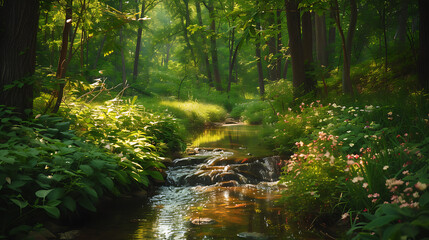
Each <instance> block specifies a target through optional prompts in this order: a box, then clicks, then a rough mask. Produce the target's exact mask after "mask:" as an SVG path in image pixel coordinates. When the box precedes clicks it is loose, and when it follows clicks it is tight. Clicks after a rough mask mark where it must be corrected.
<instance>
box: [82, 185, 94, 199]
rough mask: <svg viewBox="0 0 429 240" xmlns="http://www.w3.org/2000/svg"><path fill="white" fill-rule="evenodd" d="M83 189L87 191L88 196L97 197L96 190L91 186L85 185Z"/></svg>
mask: <svg viewBox="0 0 429 240" xmlns="http://www.w3.org/2000/svg"><path fill="white" fill-rule="evenodd" d="M83 190H84V191H85V192H86V193H88V195H89V196H91V197H93V198H94V199H97V198H98V194H97V192H96V191H95V190H94V189H93V188H92V187H88V186H87V187H85V188H83Z"/></svg>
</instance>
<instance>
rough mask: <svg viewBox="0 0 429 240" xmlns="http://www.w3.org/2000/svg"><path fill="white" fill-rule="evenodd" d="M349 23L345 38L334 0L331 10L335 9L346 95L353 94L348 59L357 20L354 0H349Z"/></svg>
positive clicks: (337, 7)
mask: <svg viewBox="0 0 429 240" xmlns="http://www.w3.org/2000/svg"><path fill="white" fill-rule="evenodd" d="M350 8H351V13H350V25H349V30H348V33H347V39H346V38H345V36H344V32H343V29H342V27H341V21H340V14H339V6H338V0H335V1H334V6H333V11H335V22H336V24H337V28H338V32H339V33H340V36H341V43H342V44H341V47H342V49H343V78H342V84H343V93H344V94H348V95H353V87H352V82H351V78H350V59H351V46H352V40H353V35H354V31H355V27H356V20H357V5H356V1H355V0H350Z"/></svg>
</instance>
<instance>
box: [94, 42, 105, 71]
mask: <svg viewBox="0 0 429 240" xmlns="http://www.w3.org/2000/svg"><path fill="white" fill-rule="evenodd" d="M106 38H107V36H106V35H104V37H103V40H101V43H100V47H99V48H98V51H97V56H96V57H95V62H94V66H93V68H94V69H96V68H97V64H98V60H99V59H100V56H101V53H102V52H103V47H104V43H105V42H106Z"/></svg>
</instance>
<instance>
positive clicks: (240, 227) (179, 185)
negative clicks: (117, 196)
mask: <svg viewBox="0 0 429 240" xmlns="http://www.w3.org/2000/svg"><path fill="white" fill-rule="evenodd" d="M262 134H263V129H262V127H261V126H247V125H225V126H222V127H217V128H212V129H208V130H206V131H205V132H204V133H202V134H200V135H199V136H196V137H195V138H194V142H193V143H192V147H191V148H189V149H190V151H188V154H189V155H188V156H187V157H185V158H181V159H175V160H173V164H172V165H171V166H170V167H169V168H168V170H167V179H166V184H165V185H163V186H161V187H159V188H158V189H157V190H156V191H155V194H154V195H153V196H151V197H149V198H148V199H147V200H136V199H132V198H130V199H123V200H121V201H118V202H115V204H113V206H110V207H109V208H108V209H107V210H103V212H102V213H100V214H99V215H97V217H94V219H92V220H91V221H90V222H89V223H87V224H85V227H84V229H82V231H81V232H80V234H79V237H78V239H319V237H317V236H315V235H313V234H311V233H310V232H303V231H301V230H299V229H297V228H296V227H293V226H290V225H288V220H287V217H286V216H287V215H286V214H285V213H284V211H283V209H282V207H281V206H280V205H276V202H277V200H278V199H279V198H280V197H281V195H280V191H281V186H279V185H277V181H278V177H279V174H280V166H279V162H280V158H279V157H276V156H272V155H273V153H272V151H270V150H269V149H268V147H267V146H265V145H264V140H263V137H262Z"/></svg>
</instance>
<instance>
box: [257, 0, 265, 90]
mask: <svg viewBox="0 0 429 240" xmlns="http://www.w3.org/2000/svg"><path fill="white" fill-rule="evenodd" d="M256 5H258V1H257V2H256ZM260 30H261V22H260V18H259V15H257V16H256V32H257V34H256V39H255V55H256V65H257V67H258V83H259V94H260V95H261V98H263V97H264V94H265V85H264V72H263V69H262V55H261V36H260V34H259V31H260Z"/></svg>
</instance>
